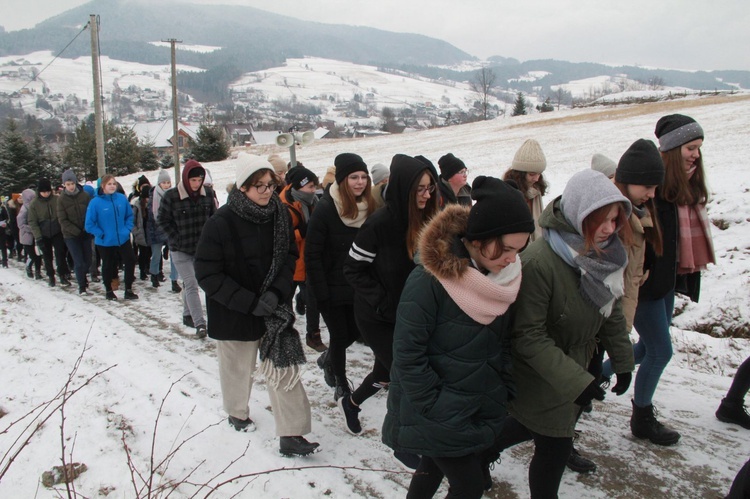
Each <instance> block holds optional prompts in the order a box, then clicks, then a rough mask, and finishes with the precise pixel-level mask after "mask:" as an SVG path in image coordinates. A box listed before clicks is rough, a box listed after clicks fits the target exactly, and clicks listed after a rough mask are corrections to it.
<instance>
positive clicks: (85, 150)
mask: <svg viewBox="0 0 750 499" xmlns="http://www.w3.org/2000/svg"><path fill="white" fill-rule="evenodd" d="M63 162H64V163H65V164H66V165H67V166H68V167H70V168H73V170H74V171H76V172H79V173H83V174H84V175H85V176H86V178H87V179H89V180H94V179H96V178H99V172H98V169H97V163H96V136H95V135H94V130H93V127H91V126H89V123H87V120H83V121H81V123H80V124H79V125H78V127H76V131H75V136H74V137H73V139H72V140H71V141H70V142H68V144H67V145H66V146H65V149H63Z"/></svg>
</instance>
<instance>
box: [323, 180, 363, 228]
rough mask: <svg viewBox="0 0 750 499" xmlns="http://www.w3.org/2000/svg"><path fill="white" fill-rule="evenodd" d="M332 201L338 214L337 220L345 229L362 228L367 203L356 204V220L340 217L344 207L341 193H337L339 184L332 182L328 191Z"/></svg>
mask: <svg viewBox="0 0 750 499" xmlns="http://www.w3.org/2000/svg"><path fill="white" fill-rule="evenodd" d="M328 192H329V193H330V194H331V198H332V199H333V204H335V205H336V211H337V212H338V214H339V218H340V219H341V221H342V222H343V223H344V225H346V226H347V227H357V228H359V227H362V224H363V223H365V220H366V219H367V201H360V202H359V203H357V218H344V217H342V216H341V212H342V211H343V209H344V205H343V204H342V203H341V193H340V192H339V184H338V183H337V182H334V183H332V184H331V188H330V189H329V191H328Z"/></svg>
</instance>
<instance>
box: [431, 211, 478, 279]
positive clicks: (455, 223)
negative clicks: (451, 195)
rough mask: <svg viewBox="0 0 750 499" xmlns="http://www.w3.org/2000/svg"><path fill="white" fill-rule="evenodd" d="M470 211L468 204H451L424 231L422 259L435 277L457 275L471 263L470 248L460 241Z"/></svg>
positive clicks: (455, 276) (453, 276) (452, 276)
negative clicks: (468, 249)
mask: <svg viewBox="0 0 750 499" xmlns="http://www.w3.org/2000/svg"><path fill="white" fill-rule="evenodd" d="M470 210H471V208H469V207H468V206H461V205H457V204H451V205H448V206H447V207H446V208H445V209H444V210H443V211H442V212H440V213H438V214H437V216H435V218H433V219H432V220H431V221H430V222H429V223H428V224H427V226H426V227H425V228H424V229H423V230H422V234H421V236H420V238H419V258H420V260H421V262H422V265H423V266H424V268H425V269H426V270H427V271H428V272H429V273H431V274H432V275H434V276H435V277H438V278H443V279H446V278H457V277H460V276H461V275H462V274H463V273H464V272H465V271H466V269H467V268H468V267H469V266H470V265H471V259H470V258H469V254H468V251H467V250H466V248H465V247H464V245H463V242H461V236H463V234H464V233H465V232H466V226H467V224H468V221H469V211H470Z"/></svg>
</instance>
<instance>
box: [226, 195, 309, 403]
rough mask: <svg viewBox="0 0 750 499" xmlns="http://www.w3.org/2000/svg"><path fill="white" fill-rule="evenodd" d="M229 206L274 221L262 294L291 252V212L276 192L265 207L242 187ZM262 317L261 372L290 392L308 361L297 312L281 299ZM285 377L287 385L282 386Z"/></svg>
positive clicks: (260, 219) (249, 218) (253, 217)
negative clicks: (244, 191) (270, 311)
mask: <svg viewBox="0 0 750 499" xmlns="http://www.w3.org/2000/svg"><path fill="white" fill-rule="evenodd" d="M227 205H228V206H229V209H231V210H232V211H233V212H234V213H236V214H237V216H239V217H240V218H242V219H243V220H247V221H248V222H251V223H254V224H264V223H268V222H270V221H273V258H272V260H271V267H270V268H269V269H268V274H266V277H265V278H264V280H263V284H262V285H261V287H260V291H259V296H260V295H262V294H263V293H264V292H265V291H267V290H268V288H269V286H270V285H271V283H272V282H273V281H274V280H275V279H276V277H277V276H278V274H279V272H280V271H281V269H282V267H283V266H284V262H285V261H286V259H287V257H288V255H289V245H290V244H291V239H290V236H289V224H290V221H289V211H288V210H287V209H286V208H284V206H283V204H282V202H281V200H280V199H279V196H278V195H277V194H274V195H273V196H272V197H271V200H270V201H269V203H268V204H267V205H266V206H260V205H258V204H256V203H254V202H252V201H251V200H250V199H248V197H247V196H246V195H245V194H244V193H243V192H242V191H240V190H239V189H234V190H232V192H230V193H229V197H228V198H227ZM263 320H264V322H265V326H266V333H265V334H264V335H263V337H262V338H261V340H260V348H259V352H260V368H259V369H258V371H259V372H260V373H261V374H262V375H263V376H265V378H266V381H267V382H268V383H269V384H271V385H272V386H273V387H274V388H276V389H278V388H282V389H283V390H286V391H289V390H291V389H292V388H294V386H295V385H296V384H297V382H298V381H299V380H300V376H301V373H302V372H301V366H302V365H304V364H305V353H304V351H303V350H302V343H301V342H300V339H299V333H298V332H297V330H296V329H294V326H293V324H294V312H292V309H291V307H290V306H289V305H287V304H286V303H284V302H282V303H279V305H278V307H276V310H274V312H273V313H272V314H271V315H269V316H267V317H264V318H263ZM282 380H284V382H285V384H284V385H283V386H279V385H280V384H281V381H282Z"/></svg>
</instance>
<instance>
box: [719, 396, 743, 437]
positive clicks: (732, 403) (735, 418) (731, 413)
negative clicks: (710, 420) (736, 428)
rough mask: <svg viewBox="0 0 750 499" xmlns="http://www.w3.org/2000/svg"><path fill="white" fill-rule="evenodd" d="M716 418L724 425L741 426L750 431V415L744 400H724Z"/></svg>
mask: <svg viewBox="0 0 750 499" xmlns="http://www.w3.org/2000/svg"><path fill="white" fill-rule="evenodd" d="M716 418H717V419H718V420H719V421H723V422H724V423H732V424H736V425H740V426H742V427H743V428H746V429H748V430H750V415H748V413H747V410H746V409H745V404H744V403H743V401H742V400H733V399H729V398H723V399H722V400H721V405H720V406H719V408H718V409H717V410H716Z"/></svg>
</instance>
